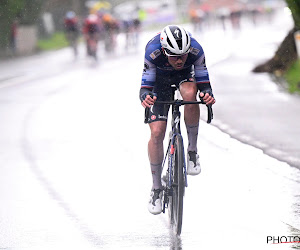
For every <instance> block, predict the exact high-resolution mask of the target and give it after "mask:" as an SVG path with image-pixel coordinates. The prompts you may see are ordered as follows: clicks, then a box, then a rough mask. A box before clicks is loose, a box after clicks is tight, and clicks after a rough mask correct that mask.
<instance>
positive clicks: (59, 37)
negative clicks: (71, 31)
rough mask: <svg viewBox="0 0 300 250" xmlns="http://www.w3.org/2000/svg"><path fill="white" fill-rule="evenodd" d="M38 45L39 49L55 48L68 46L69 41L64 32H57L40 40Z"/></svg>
mask: <svg viewBox="0 0 300 250" xmlns="http://www.w3.org/2000/svg"><path fill="white" fill-rule="evenodd" d="M37 46H38V49H39V50H55V49H61V48H64V47H67V46H68V42H67V40H66V38H65V34H64V33H63V32H57V33H54V34H53V35H52V36H51V37H50V38H48V39H41V40H39V41H38V45H37Z"/></svg>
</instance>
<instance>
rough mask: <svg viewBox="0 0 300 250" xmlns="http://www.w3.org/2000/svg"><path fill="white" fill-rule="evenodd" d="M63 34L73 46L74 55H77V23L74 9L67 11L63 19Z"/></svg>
mask: <svg viewBox="0 0 300 250" xmlns="http://www.w3.org/2000/svg"><path fill="white" fill-rule="evenodd" d="M64 24H65V34H66V38H67V40H68V42H69V44H70V45H71V46H72V47H73V48H74V53H75V56H76V55H77V44H78V38H79V24H78V19H77V17H76V14H75V12H74V11H68V12H67V13H66V16H65V19H64Z"/></svg>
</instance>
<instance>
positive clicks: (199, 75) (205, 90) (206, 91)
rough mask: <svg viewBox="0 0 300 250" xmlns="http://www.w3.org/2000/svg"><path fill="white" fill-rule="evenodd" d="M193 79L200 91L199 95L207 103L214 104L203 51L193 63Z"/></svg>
mask: <svg viewBox="0 0 300 250" xmlns="http://www.w3.org/2000/svg"><path fill="white" fill-rule="evenodd" d="M194 70H195V79H196V83H197V87H198V89H199V91H200V97H201V98H202V99H203V100H204V102H205V103H207V104H214V103H215V99H214V95H213V91H212V87H211V85H210V80H209V74H208V71H207V68H206V64H205V55H204V53H203V54H202V55H201V56H200V57H199V58H198V59H197V61H196V62H195V63H194Z"/></svg>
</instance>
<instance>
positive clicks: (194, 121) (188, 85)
mask: <svg viewBox="0 0 300 250" xmlns="http://www.w3.org/2000/svg"><path fill="white" fill-rule="evenodd" d="M197 91H198V89H197V86H196V83H195V82H184V83H182V84H181V85H180V93H181V96H182V98H183V100H185V101H196V95H197ZM199 118H200V108H199V105H194V104H190V105H185V106H184V121H185V124H186V128H187V132H188V137H189V138H188V139H189V146H188V151H195V152H197V136H198V127H199Z"/></svg>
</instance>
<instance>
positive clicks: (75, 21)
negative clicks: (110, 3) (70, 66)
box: [64, 11, 141, 60]
mask: <svg viewBox="0 0 300 250" xmlns="http://www.w3.org/2000/svg"><path fill="white" fill-rule="evenodd" d="M64 27H65V35H66V39H67V41H68V42H69V44H70V46H71V47H72V48H73V50H74V55H75V57H76V56H77V55H78V43H79V39H80V38H81V37H83V39H84V42H85V44H86V52H87V55H88V56H91V57H93V58H94V59H95V60H97V50H98V43H99V41H102V42H103V44H104V48H105V51H106V52H107V53H113V52H114V50H115V48H116V43H117V35H118V34H119V33H120V32H123V33H125V37H126V43H125V46H126V48H129V47H135V46H136V45H137V43H138V34H139V32H140V27H141V21H140V20H139V18H138V17H132V19H130V20H119V19H117V18H115V17H114V16H113V15H111V14H110V13H101V12H99V13H95V14H89V15H88V16H87V17H86V18H84V19H83V20H80V18H78V16H77V15H76V13H75V12H74V11H68V12H67V13H66V15H65V18H64Z"/></svg>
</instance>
